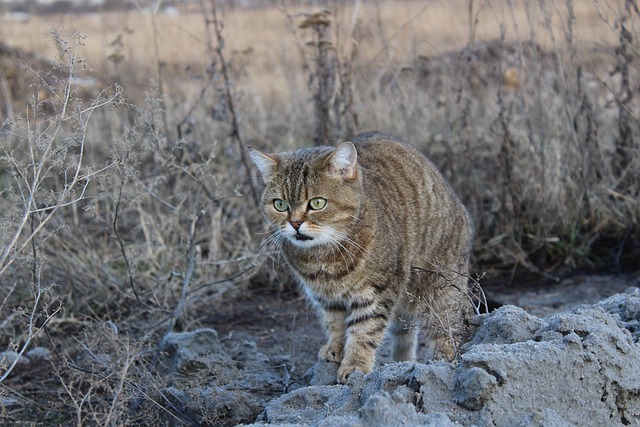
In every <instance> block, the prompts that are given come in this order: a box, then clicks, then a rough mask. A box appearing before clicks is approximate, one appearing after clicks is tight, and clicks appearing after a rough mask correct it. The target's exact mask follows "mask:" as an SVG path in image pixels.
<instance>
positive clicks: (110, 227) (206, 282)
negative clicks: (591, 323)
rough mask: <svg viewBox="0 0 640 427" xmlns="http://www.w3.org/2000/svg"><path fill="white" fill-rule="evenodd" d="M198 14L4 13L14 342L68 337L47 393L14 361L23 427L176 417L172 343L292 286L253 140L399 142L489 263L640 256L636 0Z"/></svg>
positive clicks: (7, 382) (5, 305)
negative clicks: (257, 291) (161, 351)
mask: <svg viewBox="0 0 640 427" xmlns="http://www.w3.org/2000/svg"><path fill="white" fill-rule="evenodd" d="M200 6H201V8H202V13H199V14H191V15H178V16H170V15H163V14H160V13H154V12H149V11H141V10H135V11H122V12H108V13H106V12H105V13H103V14H90V15H86V16H77V15H76V16H73V17H69V16H63V15H61V16H55V15H54V16H47V17H46V18H45V17H38V16H32V17H30V19H29V20H28V21H27V22H12V21H8V20H7V21H4V20H3V21H2V25H1V26H0V36H2V38H3V40H4V41H5V43H6V46H0V101H1V102H2V105H1V106H0V120H2V121H3V122H2V128H1V129H0V147H1V151H0V156H1V161H0V182H1V183H2V185H1V193H0V196H1V197H0V212H2V216H1V218H0V242H1V245H0V348H2V349H4V348H10V349H14V350H15V351H16V352H18V353H23V352H26V351H27V350H28V349H30V348H33V347H34V346H38V345H42V346H44V347H47V348H50V349H51V350H52V351H54V356H53V359H52V360H53V362H52V363H51V364H50V365H47V368H46V369H44V368H43V372H45V373H44V374H42V375H43V376H45V377H48V378H50V379H49V382H48V383H47V387H45V388H46V389H47V390H48V391H47V392H44V391H43V390H35V389H34V388H33V385H32V384H31V385H30V383H29V381H28V380H25V378H27V377H28V375H27V372H26V371H24V370H23V371H20V369H21V368H20V365H19V364H18V363H16V364H13V363H12V362H11V359H10V358H7V357H5V358H4V359H2V361H0V366H1V367H2V369H1V370H0V376H1V380H0V397H3V396H4V397H3V400H2V405H0V406H1V407H0V409H1V410H2V415H3V416H4V417H7V419H11V420H25V421H27V420H28V421H40V422H45V423H54V424H69V423H78V424H109V423H111V424H121V423H125V422H127V420H131V422H134V423H135V422H138V423H144V422H145V420H149V419H153V420H155V419H156V418H155V417H156V416H157V411H160V410H159V409H158V408H159V407H163V408H165V409H162V410H161V411H162V413H163V414H165V415H166V414H173V415H175V412H172V411H173V409H172V408H171V407H170V405H169V406H168V405H166V404H165V402H164V400H163V396H165V389H164V387H166V384H165V383H164V382H163V381H164V379H163V378H162V376H161V375H160V374H159V373H158V372H157V370H156V366H155V365H154V363H155V361H156V360H157V354H156V353H157V349H158V343H159V342H160V340H161V339H162V337H163V336H164V334H165V333H166V332H167V331H172V330H175V331H179V330H190V329H193V328H194V327H197V326H200V325H202V323H203V319H205V318H206V314H207V312H209V311H210V310H211V307H212V305H213V304H215V302H216V301H219V299H220V297H221V296H222V295H223V294H229V293H230V291H231V292H244V291H247V290H248V289H251V287H252V286H254V285H255V284H260V285H261V286H270V287H272V288H273V289H276V288H277V287H279V286H281V284H282V283H283V282H285V281H287V278H286V276H283V275H279V274H278V269H277V256H276V255H275V254H271V253H269V252H268V248H263V247H261V246H260V244H259V243H260V240H261V238H262V234H261V233H262V228H261V225H260V224H261V218H260V217H259V214H258V212H257V210H256V209H255V205H254V200H255V190H254V185H257V181H254V177H253V176H252V175H254V172H253V171H251V170H250V169H248V168H247V164H246V162H245V161H244V156H245V153H244V151H243V150H244V148H243V147H244V146H247V145H248V146H255V147H258V148H260V149H262V150H265V151H269V150H273V151H276V150H285V149H290V148H294V147H301V146H308V145H311V144H314V143H333V141H337V140H342V139H346V138H348V137H350V136H351V135H353V134H354V133H357V132H359V131H365V130H379V131H383V132H385V133H389V134H392V135H396V136H398V137H401V138H403V139H406V140H408V141H411V142H413V143H414V144H416V145H418V146H419V147H420V148H421V149H422V150H423V151H424V152H425V153H427V154H428V155H429V156H430V157H431V158H432V159H434V161H435V162H436V163H437V164H438V166H439V167H440V168H441V170H442V171H443V172H444V173H445V174H446V175H447V177H448V178H449V179H450V181H451V183H452V184H453V186H454V187H455V189H456V191H457V192H458V193H459V194H460V195H461V198H462V199H463V201H464V202H465V204H466V205H467V206H468V208H469V210H470V212H471V213H472V216H473V217H474V220H475V224H476V229H477V238H476V244H475V261H476V262H475V266H476V267H475V270H476V271H477V272H484V271H488V272H489V273H493V272H505V271H515V270H516V269H522V270H524V271H528V272H531V271H532V272H535V274H540V275H543V276H546V277H551V276H556V275H559V274H562V271H563V269H565V268H566V267H569V268H592V269H598V268H600V269H601V268H608V269H618V270H619V269H622V268H625V267H627V268H629V267H630V268H637V267H638V265H637V259H638V255H639V254H640V243H639V242H640V229H639V226H638V216H639V214H640V205H639V203H638V199H639V197H640V194H639V184H640V146H639V145H638V144H639V143H638V141H640V138H639V132H640V126H639V121H638V120H639V119H640V108H639V107H640V106H639V105H638V103H639V102H640V99H639V98H638V90H639V87H638V84H639V82H640V79H639V78H638V77H639V75H640V73H639V72H638V71H639V70H638V67H639V60H640V55H639V53H638V48H637V47H638V41H639V37H640V31H639V30H640V29H639V28H638V26H639V25H640V14H639V13H638V10H637V9H636V8H635V2H632V1H630V0H607V1H595V0H581V1H578V0H573V1H572V0H566V1H562V2H550V1H539V2H530V1H526V0H522V1H498V2H489V1H484V0H455V1H429V2H418V1H416V2H355V3H354V4H353V5H349V6H342V5H341V3H340V2H335V3H328V4H324V6H325V7H326V8H327V11H326V12H324V11H323V12H321V13H320V14H318V12H319V11H320V8H319V7H315V6H306V7H299V6H294V5H288V4H287V3H286V2H277V7H273V8H268V9H260V10H243V9H236V10H233V11H229V10H221V9H218V10H217V11H216V10H215V3H214V2H213V1H209V2H208V1H204V0H203V1H201V2H200ZM214 12H216V13H215V15H214ZM1 19H3V18H2V17H0V20H1ZM50 30H53V31H50ZM43 58H46V59H43ZM86 82H91V83H90V84H88V83H86ZM265 261H266V262H265ZM96 337H100V339H98V340H96V339H95V338H96ZM104 354H110V355H112V356H110V358H109V359H108V360H107V359H105V358H104V357H103V356H104ZM16 360H17V359H16ZM43 363H44V362H43ZM32 366H34V365H32ZM36 366H37V365H36ZM51 366H53V369H54V370H55V375H54V376H53V379H51V377H52V376H51V375H50V373H51V369H52V368H51ZM12 371H13V373H12ZM16 372H18V373H19V375H17V374H16ZM38 372H40V371H38V370H37V369H35V370H34V372H33V373H32V374H33V375H37V374H38ZM47 372H48V373H47ZM16 393H18V394H16ZM15 396H22V397H24V398H25V399H23V400H20V402H21V404H20V405H17V406H16V405H12V404H10V402H11V400H10V399H9V397H11V399H13V398H14V397H15ZM5 397H6V399H5ZM22 397H21V398H22ZM25 402H27V403H25ZM136 408H138V409H140V408H142V409H144V410H140V411H136ZM167 408H168V409H167ZM173 415H167V417H169V418H170V417H171V416H173ZM163 416H164V415H163ZM180 416H182V415H180ZM145 417H147V418H145Z"/></svg>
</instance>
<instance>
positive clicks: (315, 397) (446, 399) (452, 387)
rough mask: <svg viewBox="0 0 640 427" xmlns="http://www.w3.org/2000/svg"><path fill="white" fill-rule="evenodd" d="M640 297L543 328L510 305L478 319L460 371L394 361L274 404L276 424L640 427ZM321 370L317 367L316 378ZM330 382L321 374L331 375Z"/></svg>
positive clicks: (558, 318) (270, 413) (269, 417)
mask: <svg viewBox="0 0 640 427" xmlns="http://www.w3.org/2000/svg"><path fill="white" fill-rule="evenodd" d="M639 318H640V294H639V293H638V292H631V293H627V294H623V295H617V296H614V297H611V298H609V299H607V300H604V301H601V302H600V303H598V304H595V305H593V306H583V307H581V308H579V309H576V310H575V311H574V312H572V313H562V314H558V315H555V316H553V317H551V318H550V319H549V320H548V321H545V320H543V319H539V318H536V317H534V316H531V315H529V314H527V313H526V312H524V311H523V310H521V309H518V308H516V307H503V308H501V309H498V310H496V311H494V312H492V313H490V314H488V315H484V316H477V317H476V318H475V321H476V325H477V330H476V332H475V334H474V335H473V337H472V338H471V344H468V345H467V346H466V347H465V348H464V351H463V353H462V355H461V357H460V360H459V362H458V364H457V365H454V364H450V363H446V362H429V363H427V364H421V363H407V362H405V363H392V364H388V365H385V366H382V367H379V368H377V369H375V370H374V371H373V372H372V373H370V374H369V375H366V376H365V375H362V374H354V375H352V377H351V378H350V380H349V382H348V383H347V385H334V386H311V387H306V388H301V389H298V390H295V391H294V392H292V393H289V394H286V395H284V396H281V397H280V398H278V399H275V400H273V401H271V402H270V403H269V404H268V405H267V409H266V410H265V417H264V419H263V421H264V422H266V423H269V424H275V425H315V426H320V425H322V426H330V427H337V426H396V425H434V426H435V425H445V426H446V425H462V426H473V425H513V426H523V427H534V426H553V427H556V426H568V425H607V426H628V425H631V426H640V421H639V420H640V375H638V372H640V344H639V343H638V340H637V335H635V333H636V332H637V329H634V328H635V326H634V325H636V323H634V322H637V321H638V320H639ZM325 374H326V366H325V367H319V366H316V368H315V377H316V379H318V378H320V377H321V376H322V375H325ZM328 375H329V374H326V376H328Z"/></svg>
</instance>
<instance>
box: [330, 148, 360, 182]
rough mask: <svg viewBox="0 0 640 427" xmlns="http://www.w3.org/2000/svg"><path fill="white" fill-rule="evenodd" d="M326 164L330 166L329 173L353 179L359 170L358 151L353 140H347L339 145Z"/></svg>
mask: <svg viewBox="0 0 640 427" xmlns="http://www.w3.org/2000/svg"><path fill="white" fill-rule="evenodd" d="M325 164H326V165H327V166H328V168H329V174H330V175H334V176H339V177H341V178H343V179H353V178H355V177H356V175H357V172H358V152H357V151H356V147H355V146H354V145H353V142H351V141H345V142H343V143H341V144H340V145H338V146H337V147H336V148H335V150H334V151H333V153H331V155H330V156H329V157H327V160H326V161H325Z"/></svg>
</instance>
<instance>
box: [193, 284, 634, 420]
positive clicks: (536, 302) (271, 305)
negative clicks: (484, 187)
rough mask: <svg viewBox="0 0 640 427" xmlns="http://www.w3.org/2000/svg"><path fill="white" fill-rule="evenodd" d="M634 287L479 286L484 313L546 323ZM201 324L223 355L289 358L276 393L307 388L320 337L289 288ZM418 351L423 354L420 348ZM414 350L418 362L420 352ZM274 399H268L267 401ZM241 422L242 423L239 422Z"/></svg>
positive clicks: (385, 357) (260, 293)
mask: <svg viewBox="0 0 640 427" xmlns="http://www.w3.org/2000/svg"><path fill="white" fill-rule="evenodd" d="M638 286H640V277H639V276H637V275H636V276H633V275H589V274H578V275H574V276H572V277H569V278H565V279H562V280H559V281H549V280H530V281H519V282H518V283H508V282H507V281H495V282H490V283H483V290H484V292H485V294H486V297H487V300H488V305H489V309H490V310H495V309H497V308H498V307H501V306H504V305H515V306H519V307H522V308H523V309H524V310H525V311H527V312H528V313H530V314H532V315H534V316H537V317H540V318H544V319H548V318H550V317H551V316H553V315H554V314H557V313H568V312H571V311H572V310H574V309H576V308H577V307H579V306H581V305H584V304H593V303H596V302H598V301H600V300H602V299H604V298H606V297H608V296H611V295H615V294H618V293H624V292H625V291H626V290H628V289H629V288H632V287H638ZM203 324H206V325H207V326H209V327H211V328H213V329H215V330H217V331H218V333H219V339H220V341H221V343H222V344H223V346H224V347H225V348H227V349H228V350H227V351H228V352H229V354H233V353H235V352H236V351H237V350H238V349H240V348H241V347H242V346H243V344H244V343H245V342H247V341H248V342H255V343H256V344H257V349H258V350H259V351H260V352H262V353H264V354H266V355H267V356H269V357H270V358H281V357H282V356H283V355H287V356H289V358H290V360H291V363H292V366H291V372H290V374H291V378H290V380H289V381H288V382H287V384H285V386H284V387H283V388H282V393H281V394H284V393H286V392H289V391H291V390H295V389H297V388H299V387H304V386H307V385H308V384H309V381H310V376H311V373H310V371H311V370H312V368H313V367H314V364H315V363H316V362H317V351H318V349H319V348H320V346H321V345H322V344H323V343H324V340H325V337H324V333H323V331H322V328H321V326H320V324H319V322H318V320H317V318H316V315H315V312H314V310H313V309H312V308H311V307H310V306H309V305H308V304H307V303H306V301H305V299H304V297H303V296H301V295H300V293H299V292H298V291H297V290H296V289H295V288H293V287H286V288H285V289H282V290H279V291H278V290H274V289H260V288H257V289H252V290H251V291H250V292H248V293H246V294H243V295H237V296H235V297H234V298H233V299H232V300H231V301H227V303H225V304H222V305H221V306H219V307H218V308H217V310H216V311H215V312H214V313H213V314H212V315H211V316H210V317H209V318H207V319H206V320H205V321H204V322H203ZM420 344H421V346H420V349H422V348H426V346H425V343H424V342H421V343H420ZM420 349H419V350H418V359H419V360H420V354H421V350H420ZM387 362H390V358H389V345H388V343H385V344H384V345H383V348H382V349H381V351H380V353H379V360H378V363H379V365H384V364H385V363H387ZM278 394H279V393H277V392H276V393H274V394H273V396H272V397H273V398H276V397H278ZM245 422H246V421H245Z"/></svg>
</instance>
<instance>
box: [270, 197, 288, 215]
mask: <svg viewBox="0 0 640 427" xmlns="http://www.w3.org/2000/svg"><path fill="white" fill-rule="evenodd" d="M273 207H274V208H276V210H277V211H278V212H284V211H286V210H287V209H289V204H288V203H287V202H285V201H284V200H282V199H275V200H274V201H273Z"/></svg>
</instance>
